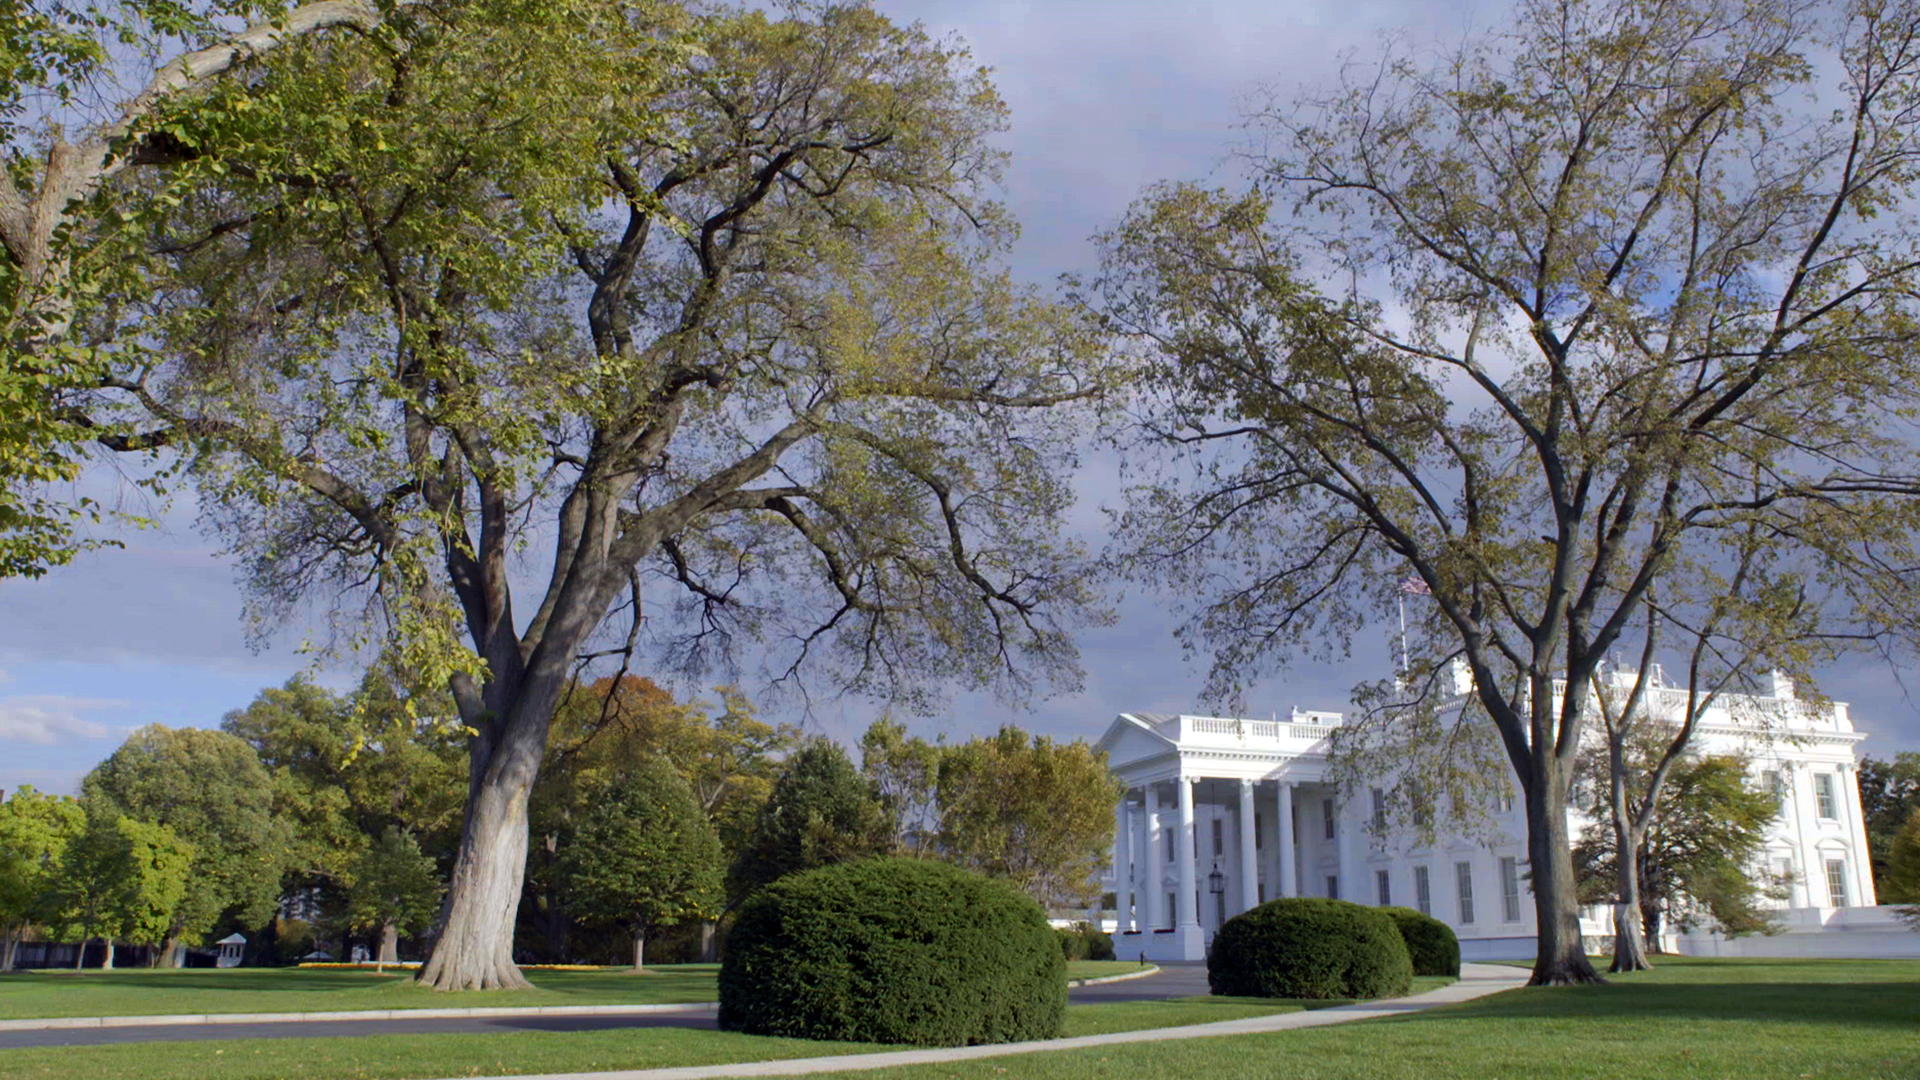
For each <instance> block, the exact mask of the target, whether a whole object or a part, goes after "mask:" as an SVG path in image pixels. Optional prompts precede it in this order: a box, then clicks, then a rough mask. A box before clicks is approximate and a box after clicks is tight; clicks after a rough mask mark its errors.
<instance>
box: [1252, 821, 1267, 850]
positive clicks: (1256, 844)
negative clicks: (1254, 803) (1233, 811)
mask: <svg viewBox="0 0 1920 1080" xmlns="http://www.w3.org/2000/svg"><path fill="white" fill-rule="evenodd" d="M1265 820H1267V819H1266V818H1263V817H1261V816H1260V815H1258V814H1255V815H1254V816H1253V850H1255V851H1259V850H1260V849H1261V848H1264V847H1266V846H1267V842H1266V841H1265V840H1264V839H1262V837H1264V836H1265V835H1266V830H1265V829H1262V828H1261V827H1260V823H1261V822H1263V821H1265Z"/></svg>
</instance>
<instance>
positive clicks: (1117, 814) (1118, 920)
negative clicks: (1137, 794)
mask: <svg viewBox="0 0 1920 1080" xmlns="http://www.w3.org/2000/svg"><path fill="white" fill-rule="evenodd" d="M1132 800H1133V792H1132V791H1125V792H1122V793H1121V795H1120V805H1119V806H1116V807H1114V808H1113V907H1114V916H1113V932H1114V933H1116V934H1124V933H1126V932H1127V931H1129V930H1131V929H1133V829H1132V827H1131V825H1132V823H1131V822H1129V821H1128V820H1127V806H1128V804H1129V803H1130V802H1132Z"/></svg>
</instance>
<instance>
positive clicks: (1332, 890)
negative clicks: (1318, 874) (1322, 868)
mask: <svg viewBox="0 0 1920 1080" xmlns="http://www.w3.org/2000/svg"><path fill="white" fill-rule="evenodd" d="M1327 899H1329V900H1338V899H1340V878H1339V876H1338V875H1336V874H1328V875H1327Z"/></svg>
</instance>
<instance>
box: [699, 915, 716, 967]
mask: <svg viewBox="0 0 1920 1080" xmlns="http://www.w3.org/2000/svg"><path fill="white" fill-rule="evenodd" d="M719 930H720V927H719V925H718V924H716V923H714V922H713V921H711V920H709V921H707V922H703V923H701V924H700V962H701V963H703V964H711V963H713V962H714V961H715V960H718V959H720V933H719Z"/></svg>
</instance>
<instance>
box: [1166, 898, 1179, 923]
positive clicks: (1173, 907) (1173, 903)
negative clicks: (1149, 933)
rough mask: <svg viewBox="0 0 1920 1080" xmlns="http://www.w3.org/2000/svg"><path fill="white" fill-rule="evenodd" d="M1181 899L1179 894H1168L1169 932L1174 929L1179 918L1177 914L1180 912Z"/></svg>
mask: <svg viewBox="0 0 1920 1080" xmlns="http://www.w3.org/2000/svg"><path fill="white" fill-rule="evenodd" d="M1179 897H1180V894H1179V893H1168V894H1167V929H1169V930H1171V929H1173V920H1174V919H1175V918H1177V917H1178V915H1177V913H1178V912H1179V910H1180V908H1179V907H1178V906H1177V905H1178V904H1179Z"/></svg>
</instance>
